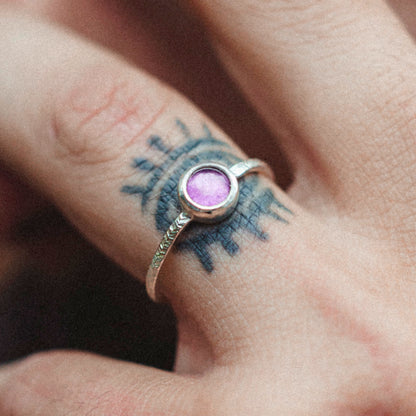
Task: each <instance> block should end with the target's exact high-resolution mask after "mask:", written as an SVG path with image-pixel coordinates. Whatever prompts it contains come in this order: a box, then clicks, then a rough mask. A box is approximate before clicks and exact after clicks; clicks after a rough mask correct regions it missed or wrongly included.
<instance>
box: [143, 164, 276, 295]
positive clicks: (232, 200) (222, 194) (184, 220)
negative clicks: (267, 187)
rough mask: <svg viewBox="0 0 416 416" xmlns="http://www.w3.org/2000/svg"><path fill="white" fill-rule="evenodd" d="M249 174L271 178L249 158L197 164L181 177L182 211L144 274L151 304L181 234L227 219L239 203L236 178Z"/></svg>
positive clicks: (268, 169) (265, 167)
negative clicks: (197, 225)
mask: <svg viewBox="0 0 416 416" xmlns="http://www.w3.org/2000/svg"><path fill="white" fill-rule="evenodd" d="M250 173H261V174H264V175H266V176H268V177H270V178H271V179H273V178H274V175H273V172H272V170H271V169H270V167H269V166H268V165H267V164H266V163H264V162H262V161H261V160H258V159H248V160H245V161H242V162H239V163H236V164H235V165H233V166H231V167H230V168H229V167H227V166H225V165H222V164H221V163H200V164H198V165H196V166H194V167H192V168H191V169H189V170H187V171H186V172H185V173H184V174H183V175H182V177H181V179H180V180H179V183H178V196H179V201H180V203H181V206H182V210H183V211H182V212H181V213H180V214H179V215H178V217H177V218H176V219H175V221H174V222H173V223H172V224H171V226H170V227H169V228H168V230H167V231H166V233H165V235H164V236H163V239H162V242H161V243H160V244H159V247H158V249H157V250H156V253H155V255H154V256H153V259H152V262H151V264H150V267H149V269H148V272H147V275H146V290H147V293H148V295H149V297H150V298H151V299H152V300H153V301H155V302H162V301H163V300H164V299H163V297H162V296H160V295H159V294H158V292H157V290H156V285H157V282H158V277H159V272H160V269H161V268H162V266H163V263H164V261H165V260H166V257H167V255H168V254H169V251H170V250H171V248H172V247H173V245H174V243H175V241H176V239H177V238H178V237H179V235H180V234H181V232H182V231H183V230H184V229H185V228H186V226H187V225H188V224H189V223H190V222H191V221H197V222H202V223H211V224H213V223H218V222H221V221H223V220H224V219H226V218H227V217H229V216H230V215H231V214H232V212H233V211H234V209H235V207H236V205H237V202H238V197H239V184H238V179H240V178H241V177H243V176H244V175H247V174H250Z"/></svg>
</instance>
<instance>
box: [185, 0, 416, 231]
mask: <svg viewBox="0 0 416 416" xmlns="http://www.w3.org/2000/svg"><path fill="white" fill-rule="evenodd" d="M190 4H191V5H192V6H193V7H194V9H195V10H197V11H198V12H199V14H200V15H201V16H202V18H203V19H204V20H205V22H206V23H207V25H208V26H209V28H210V29H211V31H212V32H213V35H214V37H215V42H216V44H217V46H218V47H219V49H220V51H221V54H222V57H223V60H224V61H225V62H226V64H227V66H228V68H229V69H230V71H231V72H232V73H233V75H234V77H235V78H236V79H237V80H238V81H239V82H240V83H241V84H242V86H243V88H244V89H245V91H246V92H247V94H248V95H249V96H250V97H253V100H254V101H255V104H256V106H257V107H258V108H259V109H260V111H261V112H262V114H263V115H264V116H265V117H266V119H267V120H268V122H269V124H270V125H271V126H272V128H273V130H274V131H275V132H276V133H277V134H279V136H280V137H281V139H282V140H283V141H284V143H285V145H286V147H287V149H289V151H288V154H289V155H291V156H292V157H294V158H295V163H296V160H297V159H298V156H299V154H302V156H303V157H302V159H301V160H300V161H298V162H297V163H296V165H297V168H298V169H303V171H304V172H303V173H304V175H303V177H302V180H305V181H307V182H308V178H306V179H305V176H309V177H312V178H313V180H312V181H309V182H314V180H315V181H316V180H320V181H321V183H324V184H325V186H326V187H327V189H328V188H329V193H330V195H331V196H332V197H334V198H335V202H336V204H337V207H338V209H341V210H342V211H343V212H344V213H345V211H347V212H349V213H350V214H351V213H355V214H354V218H355V219H356V220H357V221H360V227H361V230H363V228H362V227H363V225H369V226H374V225H375V224H376V225H377V226H378V228H379V229H382V228H388V227H386V223H389V224H392V225H393V226H394V227H395V228H396V229H397V228H398V222H399V221H400V228H401V229H402V231H404V229H403V228H405V229H407V231H408V232H407V233H406V234H408V233H409V232H410V230H411V229H412V227H413V217H412V218H410V219H409V220H407V219H406V220H404V221H403V214H404V213H403V212H401V211H400V210H399V209H401V208H400V207H403V205H406V206H409V204H410V205H412V206H413V207H414V206H415V201H416V198H415V195H414V192H409V191H410V186H411V184H413V189H415V188H414V178H415V177H416V164H415V163H414V161H415V157H416V148H415V146H414V145H413V143H414V128H413V126H414V112H415V100H414V97H415V94H414V85H415V81H416V79H415V78H416V74H415V71H414V66H415V64H416V55H415V48H414V44H413V41H412V40H411V39H410V37H409V36H408V34H407V33H406V31H405V30H404V29H403V27H402V25H401V24H400V22H399V21H398V19H397V18H396V17H395V16H394V14H393V13H392V11H391V10H390V9H389V8H388V7H387V6H386V5H385V4H384V3H383V2H382V1H367V2H344V1H335V2H329V1H321V2H313V1H306V0H298V1H295V2H289V3H288V2H287V1H279V0H278V1H273V2H270V1H260V2H259V1H253V0H245V1H238V2H227V1H221V0H218V1H203V0H191V1H190ZM229 16H233V18H229ZM296 149H297V151H296ZM313 175H314V176H313ZM403 176H405V177H406V178H412V179H406V180H398V178H403ZM299 181H300V179H299ZM310 189H311V192H309V198H310V200H311V202H310V204H312V202H313V200H314V198H315V193H314V192H315V189H314V187H312V186H311V188H310ZM393 200H394V201H396V202H397V204H396V205H395V206H394V207H391V204H390V203H389V202H387V201H393ZM319 208H320V209H321V210H322V213H323V214H324V215H326V213H327V210H324V209H323V208H322V206H320V207H319ZM387 209H388V211H389V212H387ZM381 214H382V215H381ZM399 217H400V220H399ZM403 222H405V224H403ZM387 235H391V230H388V232H387V233H386V236H387Z"/></svg>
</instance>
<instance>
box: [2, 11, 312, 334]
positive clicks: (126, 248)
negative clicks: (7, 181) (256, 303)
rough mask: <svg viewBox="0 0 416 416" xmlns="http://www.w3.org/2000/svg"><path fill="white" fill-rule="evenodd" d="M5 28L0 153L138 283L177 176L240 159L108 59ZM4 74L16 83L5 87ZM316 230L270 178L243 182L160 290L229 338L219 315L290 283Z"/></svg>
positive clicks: (172, 97)
mask: <svg viewBox="0 0 416 416" xmlns="http://www.w3.org/2000/svg"><path fill="white" fill-rule="evenodd" d="M22 28H23V29H24V30H23V29H22ZM0 30H1V35H2V36H0V47H1V48H2V50H7V53H8V56H9V57H10V59H7V60H1V62H0V104H3V105H2V107H3V108H4V111H2V113H1V114H0V128H1V131H2V134H1V139H0V150H1V153H0V154H1V155H2V157H5V158H7V159H8V160H9V161H11V162H12V164H13V165H14V166H15V168H16V169H18V170H19V171H22V172H24V174H25V175H26V177H28V178H29V180H30V181H32V182H33V183H35V184H36V185H37V186H38V187H39V188H40V189H41V190H42V191H43V192H44V193H46V194H47V195H48V196H49V197H50V198H52V199H53V200H54V201H55V202H56V204H57V205H58V206H59V207H61V209H62V211H63V212H64V214H66V215H67V216H68V217H69V219H70V220H72V222H73V223H74V224H76V225H77V226H78V227H79V229H80V230H81V231H82V232H83V233H85V235H86V236H87V237H88V238H89V239H91V240H92V241H93V242H94V243H95V244H96V245H97V246H99V247H100V248H101V249H102V250H103V251H105V252H106V253H107V254H108V255H109V256H111V257H112V258H113V259H115V260H116V261H117V262H118V263H119V264H121V265H122V266H123V267H124V268H126V269H127V270H129V271H130V272H131V273H132V274H133V275H135V276H136V277H137V278H139V279H142V280H144V277H145V274H146V270H147V268H148V266H149V263H150V261H151V258H152V256H153V254H154V252H155V250H156V247H157V245H158V244H159V243H160V240H161V236H162V235H163V233H165V232H166V230H167V229H168V227H169V226H170V224H171V223H172V221H173V219H174V218H176V216H177V215H178V213H179V211H180V207H179V201H178V196H177V184H178V180H179V178H180V176H181V175H182V173H183V172H184V171H185V170H187V169H188V168H189V167H191V166H193V165H195V164H197V163H200V162H206V161H212V162H221V163H223V164H225V165H228V166H231V165H233V164H235V163H237V162H238V161H241V160H242V159H245V158H246V157H247V156H246V155H244V153H243V152H242V151H241V150H240V149H238V147H237V146H236V145H235V144H234V143H233V142H232V140H230V139H229V138H228V137H226V136H225V135H224V133H223V132H222V131H221V130H220V129H219V128H218V127H216V126H215V125H214V124H213V123H212V122H210V121H209V120H208V118H207V117H206V116H205V115H204V114H202V112H201V111H199V110H198V109H197V108H196V107H195V106H194V105H192V104H191V103H189V102H188V101H187V100H186V99H185V98H184V97H182V96H181V95H180V94H178V93H177V92H175V91H173V90H172V89H170V88H168V87H167V86H165V85H163V84H161V83H160V82H158V81H157V80H155V79H153V78H152V77H150V76H149V75H147V74H146V73H144V72H141V71H139V70H137V69H135V68H132V67H130V66H128V65H127V64H126V63H124V62H122V61H121V60H119V59H118V58H116V57H115V56H113V55H111V54H109V53H107V52H104V51H102V50H99V49H96V48H95V47H93V46H92V45H90V44H88V43H85V42H83V41H81V40H79V39H76V38H74V37H70V36H68V35H67V34H66V33H61V32H60V31H58V30H57V29H54V28H50V27H48V26H46V25H44V24H42V23H39V22H34V21H31V20H29V19H27V18H25V17H17V16H15V15H13V14H11V13H10V14H8V15H7V17H5V18H3V25H2V27H1V29H0ZM16 30H18V31H19V36H17V35H16V36H15V32H16ZM38 56H47V57H48V59H38V58H37V57H38ZM11 73H13V74H14V76H15V77H18V78H19V79H20V80H21V82H20V83H19V84H16V83H12V82H9V77H8V75H7V74H11ZM315 228H316V227H315V226H314V220H313V219H311V218H310V217H308V216H307V215H306V214H305V213H303V212H302V210H301V209H300V208H299V207H297V206H296V204H294V203H293V202H292V201H291V200H290V199H289V198H288V197H287V195H286V194H285V193H284V192H282V190H280V189H279V188H278V187H277V186H276V185H275V184H273V183H272V182H271V181H270V180H267V179H265V178H263V177H261V176H260V175H255V174H254V175H250V176H247V177H244V178H242V179H241V180H240V197H239V202H238V205H237V208H236V210H235V211H234V213H233V214H232V215H231V216H230V217H229V218H228V219H226V220H225V221H223V222H221V223H218V224H214V225H203V224H192V225H191V226H190V227H189V229H187V230H186V231H185V232H184V233H183V235H182V236H181V238H180V240H179V241H178V244H177V245H176V250H175V251H174V252H173V253H172V255H171V256H169V258H168V261H167V263H166V267H164V275H163V276H161V277H162V284H163V287H164V289H165V291H166V292H167V293H169V294H170V298H171V299H172V302H173V306H174V308H176V309H177V310H182V311H187V312H186V313H189V314H192V315H193V316H194V317H195V319H201V320H204V319H205V318H206V317H207V316H211V319H210V321H211V322H210V324H209V331H210V332H211V333H212V334H213V336H214V335H215V336H219V334H223V333H224V331H226V329H225V328H223V327H222V324H221V321H222V319H221V314H223V313H225V311H226V310H227V311H228V312H227V313H231V312H230V311H231V310H234V312H235V314H240V315H241V317H239V319H243V320H244V319H247V317H246V316H244V315H245V314H247V313H248V311H249V308H248V309H246V310H245V311H244V312H243V313H240V308H241V305H242V303H243V302H246V301H248V299H249V298H252V297H258V296H262V297H263V298H264V299H266V297H267V296H268V292H269V290H270V288H271V287H272V286H276V287H277V286H279V285H280V284H281V281H282V280H281V279H282V278H284V277H289V275H290V271H289V268H288V262H289V260H290V261H291V262H293V261H296V262H297V261H298V260H299V259H301V258H302V252H303V251H304V250H305V248H302V247H303V246H302V245H300V244H299V241H303V240H304V236H305V234H307V235H309V234H312V233H314V232H315V231H313V230H315ZM310 240H311V241H313V238H311V239H310ZM299 261H300V260H299ZM259 274H260V275H261V280H259V279H258V278H256V277H255V276H258V275H259ZM241 309H242V308H241ZM197 317H198V318H197ZM215 317H216V318H215ZM213 321H215V322H216V323H213ZM201 325H202V324H201ZM222 339H224V338H222Z"/></svg>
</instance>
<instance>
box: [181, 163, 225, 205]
mask: <svg viewBox="0 0 416 416" xmlns="http://www.w3.org/2000/svg"><path fill="white" fill-rule="evenodd" d="M230 188H231V184H230V180H229V179H228V177H227V175H226V174H225V173H222V172H220V171H219V170H216V169H211V168H206V169H201V170H198V171H197V172H195V173H194V174H193V175H192V176H191V177H190V178H189V180H188V183H187V184H186V190H187V192H188V195H189V197H190V198H191V199H192V201H193V202H195V203H196V204H198V205H202V206H204V207H212V206H215V205H218V204H221V202H224V201H225V200H226V199H227V197H228V195H229V193H230Z"/></svg>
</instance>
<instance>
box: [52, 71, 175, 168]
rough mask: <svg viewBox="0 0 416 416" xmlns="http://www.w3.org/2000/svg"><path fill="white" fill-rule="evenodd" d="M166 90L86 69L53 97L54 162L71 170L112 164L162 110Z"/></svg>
mask: <svg viewBox="0 0 416 416" xmlns="http://www.w3.org/2000/svg"><path fill="white" fill-rule="evenodd" d="M167 102H168V100H167V93H166V90H165V89H163V88H161V87H160V86H159V85H158V84H157V83H156V82H154V81H152V80H150V79H147V78H146V79H145V78H142V77H139V76H137V75H135V74H134V73H132V72H129V71H126V70H125V69H124V68H120V67H116V68H107V67H105V68H103V66H98V67H92V68H88V69H86V70H84V71H83V72H81V73H80V74H78V75H76V76H75V77H74V79H71V80H69V81H68V82H67V83H65V85H64V86H63V87H62V88H61V89H59V91H58V92H57V93H56V94H55V101H54V104H55V105H54V109H53V110H52V117H51V124H52V125H51V128H50V130H51V131H52V139H51V140H52V141H53V143H52V148H53V149H54V156H55V157H56V158H58V159H59V160H62V159H64V160H67V161H68V162H69V163H71V164H76V165H96V164H101V163H105V162H108V161H111V160H114V159H117V158H118V157H119V156H120V155H121V154H122V153H123V152H124V151H125V149H126V148H127V147H129V146H130V145H131V144H134V143H136V142H137V141H139V140H140V139H141V138H142V137H143V133H144V132H145V131H146V130H147V129H148V128H149V127H151V126H152V125H153V124H154V123H155V122H156V120H157V119H158V118H159V116H160V115H161V114H162V113H163V111H164V109H165V107H166V106H167Z"/></svg>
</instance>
